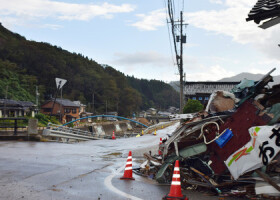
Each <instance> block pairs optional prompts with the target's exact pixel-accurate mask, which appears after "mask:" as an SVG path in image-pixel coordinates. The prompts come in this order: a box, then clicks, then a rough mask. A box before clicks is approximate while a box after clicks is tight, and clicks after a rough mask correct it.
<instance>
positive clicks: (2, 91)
mask: <svg viewBox="0 0 280 200" xmlns="http://www.w3.org/2000/svg"><path fill="white" fill-rule="evenodd" d="M56 77H59V78H63V79H66V80H67V83H66V85H65V86H64V87H63V97H64V98H68V99H70V100H80V101H82V103H84V104H86V105H87V106H88V111H91V110H93V107H92V106H93V104H92V102H93V95H94V110H95V111H96V114H102V113H105V110H106V108H105V107H106V105H107V111H108V112H109V111H118V112H119V114H120V115H125V116H128V115H130V114H131V113H132V112H136V111H139V110H142V109H147V108H149V107H156V108H167V107H168V106H176V107H178V104H179V94H178V93H177V92H176V91H175V90H174V89H173V88H172V87H171V86H170V85H168V84H166V83H164V82H162V81H157V80H150V81H149V80H144V79H136V78H134V77H129V76H125V75H124V74H123V73H121V72H119V71H117V70H115V69H114V68H113V67H111V66H106V65H105V66H102V65H100V64H98V63H97V62H96V61H94V60H92V59H89V58H87V57H84V56H83V55H81V54H76V53H70V52H68V51H66V50H63V49H62V48H60V47H57V46H52V45H50V44H48V43H43V42H35V41H28V40H26V39H25V38H24V37H22V36H20V35H19V34H16V33H12V32H11V31H9V30H8V29H6V28H5V27H3V26H2V25H1V24H0V98H4V97H5V95H6V92H7V94H8V98H10V99H15V100H27V101H32V102H35V87H36V85H37V86H38V87H39V93H40V102H41V103H42V102H43V101H45V100H47V99H49V98H51V97H52V96H53V95H54V94H55V90H56V85H55V78H56Z"/></svg>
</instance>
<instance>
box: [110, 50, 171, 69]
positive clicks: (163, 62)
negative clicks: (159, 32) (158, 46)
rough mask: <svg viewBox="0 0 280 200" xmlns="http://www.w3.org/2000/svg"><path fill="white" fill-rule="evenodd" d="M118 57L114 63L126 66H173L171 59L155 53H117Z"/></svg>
mask: <svg viewBox="0 0 280 200" xmlns="http://www.w3.org/2000/svg"><path fill="white" fill-rule="evenodd" d="M115 56H116V57H117V58H116V60H114V61H113V62H114V63H115V64H118V65H124V66H139V65H140V66H143V65H153V66H154V67H165V66H170V65H171V66H173V65H172V62H171V59H170V57H167V56H164V55H162V54H159V53H158V52H155V51H150V52H135V53H115Z"/></svg>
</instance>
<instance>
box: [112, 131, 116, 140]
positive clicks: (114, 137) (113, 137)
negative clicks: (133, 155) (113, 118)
mask: <svg viewBox="0 0 280 200" xmlns="http://www.w3.org/2000/svg"><path fill="white" fill-rule="evenodd" d="M112 139H113V140H115V139H116V136H115V131H113V135H112Z"/></svg>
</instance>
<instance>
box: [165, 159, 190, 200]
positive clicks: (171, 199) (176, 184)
mask: <svg viewBox="0 0 280 200" xmlns="http://www.w3.org/2000/svg"><path fill="white" fill-rule="evenodd" d="M162 199H165V200H179V199H182V200H188V198H187V197H186V196H183V195H182V190H181V180H180V168H179V160H176V163H175V167H174V172H173V176H172V182H171V187H170V192H169V194H168V195H166V196H165V197H163V198H162Z"/></svg>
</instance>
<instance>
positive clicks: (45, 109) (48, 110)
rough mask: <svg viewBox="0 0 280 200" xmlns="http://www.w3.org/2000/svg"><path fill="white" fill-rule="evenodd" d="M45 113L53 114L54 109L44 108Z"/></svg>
mask: <svg viewBox="0 0 280 200" xmlns="http://www.w3.org/2000/svg"><path fill="white" fill-rule="evenodd" d="M43 111H44V112H51V111H52V109H51V108H43Z"/></svg>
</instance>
